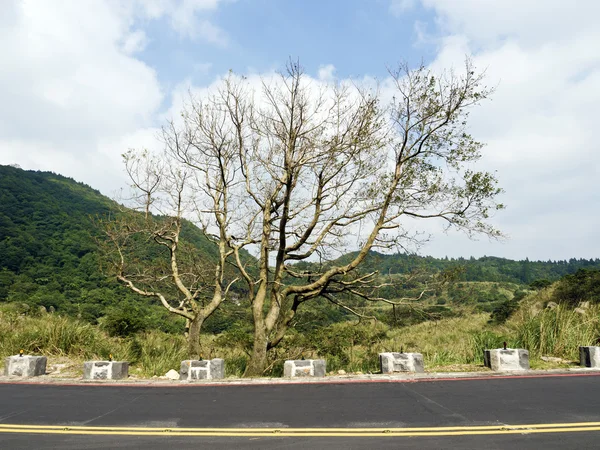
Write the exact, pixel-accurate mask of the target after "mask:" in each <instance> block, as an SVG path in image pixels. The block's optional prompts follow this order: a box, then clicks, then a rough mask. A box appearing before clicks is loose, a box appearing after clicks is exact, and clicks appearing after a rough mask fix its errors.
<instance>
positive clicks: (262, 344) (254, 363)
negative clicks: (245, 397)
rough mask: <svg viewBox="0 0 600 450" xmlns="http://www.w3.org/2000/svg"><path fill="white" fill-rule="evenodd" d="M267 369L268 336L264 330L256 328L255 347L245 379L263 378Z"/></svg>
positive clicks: (245, 372)
mask: <svg viewBox="0 0 600 450" xmlns="http://www.w3.org/2000/svg"><path fill="white" fill-rule="evenodd" d="M266 368H267V335H266V332H265V330H264V328H258V327H257V328H255V331H254V347H253V349H252V356H251V357H250V361H248V365H247V366H246V370H245V371H244V376H245V377H261V376H262V375H263V373H264V371H265V369H266Z"/></svg>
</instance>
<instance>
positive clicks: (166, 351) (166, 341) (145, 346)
mask: <svg viewBox="0 0 600 450" xmlns="http://www.w3.org/2000/svg"><path fill="white" fill-rule="evenodd" d="M131 353H132V355H131V356H132V362H133V363H134V364H135V365H136V366H137V367H139V368H140V369H141V372H142V375H146V376H155V375H156V376H162V375H164V374H165V373H167V372H168V371H169V370H171V369H175V370H177V371H179V367H180V365H181V361H183V360H185V359H188V354H187V345H186V340H185V337H183V336H180V335H172V334H166V333H163V332H161V331H155V330H154V331H148V332H145V333H139V334H137V335H135V336H134V337H133V338H132V341H131Z"/></svg>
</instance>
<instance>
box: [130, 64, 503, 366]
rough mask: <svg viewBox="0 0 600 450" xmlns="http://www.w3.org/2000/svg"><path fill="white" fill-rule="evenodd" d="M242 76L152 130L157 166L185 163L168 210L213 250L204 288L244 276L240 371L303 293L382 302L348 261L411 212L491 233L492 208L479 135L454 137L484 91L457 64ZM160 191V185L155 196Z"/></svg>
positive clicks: (379, 246) (258, 360)
mask: <svg viewBox="0 0 600 450" xmlns="http://www.w3.org/2000/svg"><path fill="white" fill-rule="evenodd" d="M255 81H256V80H255V79H252V80H250V79H247V78H244V77H237V76H235V75H234V74H230V75H229V76H227V77H226V78H224V79H223V80H222V82H221V83H220V85H219V86H218V87H217V88H216V89H215V90H213V91H211V92H210V93H209V94H207V95H204V96H203V97H202V98H194V97H191V98H190V101H189V102H188V104H187V105H186V107H185V109H184V111H183V113H182V115H181V119H179V120H178V122H177V123H175V122H173V123H170V124H169V126H168V127H166V128H165V130H164V133H163V140H164V142H165V144H166V155H167V158H166V160H165V162H164V163H163V164H164V166H165V167H169V168H171V171H173V170H174V169H173V168H178V169H177V170H180V171H182V172H181V173H185V180H186V186H187V187H188V188H189V189H188V191H187V195H186V196H183V197H182V198H184V201H182V202H181V208H180V209H181V211H180V212H179V213H178V214H176V215H175V216H176V217H186V218H190V220H194V222H195V223H196V224H198V225H200V226H201V228H202V229H203V230H204V232H205V233H206V235H207V236H209V237H210V238H211V241H212V242H213V243H214V244H215V245H216V246H217V247H218V249H219V252H218V254H219V255H220V256H219V258H220V259H219V263H218V264H217V267H218V268H219V269H218V270H217V271H216V272H215V273H216V277H215V278H214V280H213V281H214V282H213V285H214V286H215V290H214V295H215V296H216V295H217V293H220V296H221V297H220V299H222V298H224V291H225V290H226V287H225V286H224V285H223V283H222V281H219V280H223V279H224V276H223V270H224V269H223V267H224V266H225V264H226V263H227V262H231V263H232V264H234V265H235V266H236V270H237V272H238V276H239V277H240V278H241V280H243V282H244V283H245V285H246V286H245V290H246V292H247V302H248V307H249V308H250V309H251V311H252V316H253V321H254V345H253V350H252V355H251V359H250V361H249V364H248V366H247V368H246V375H249V376H250V375H252V376H254V375H262V374H263V372H264V371H265V369H266V368H267V367H268V366H269V357H268V352H269V350H270V349H272V348H274V347H275V346H277V345H279V343H280V342H281V341H282V339H284V337H285V336H286V333H287V331H288V329H289V327H290V326H292V324H293V321H294V318H295V316H296V314H297V312H298V310H299V309H300V308H301V305H302V304H303V303H304V302H307V301H316V300H318V299H321V300H322V301H331V302H333V303H335V304H337V305H339V306H340V307H343V308H349V310H350V311H352V310H353V309H352V308H350V307H349V306H348V305H345V304H344V300H343V298H344V296H345V295H350V296H357V297H359V298H366V299H369V300H373V301H388V302H391V303H393V301H392V300H391V299H385V298H379V297H378V295H377V294H376V289H375V288H376V286H377V285H378V284H379V283H380V282H381V280H380V279H379V277H378V276H377V274H375V273H371V274H369V273H366V274H365V273H362V272H361V271H360V267H361V265H362V264H363V262H364V260H365V258H366V257H367V255H368V254H369V252H371V250H375V249H376V250H379V251H389V250H398V249H405V248H407V247H409V246H412V245H418V244H419V243H421V242H422V241H423V240H426V239H427V236H426V235H422V234H420V233H419V232H418V229H417V232H413V231H411V227H413V228H414V224H415V223H416V221H418V220H440V221H442V222H444V223H445V224H446V225H447V226H448V227H453V228H457V229H460V230H463V231H465V232H466V233H467V234H469V235H474V234H484V235H488V236H491V237H498V236H500V234H499V232H498V231H497V230H496V229H494V228H493V227H492V226H491V225H490V224H489V221H488V220H487V219H488V218H489V217H490V215H491V214H492V212H493V211H495V210H497V209H500V208H502V205H500V204H498V203H497V202H496V200H495V198H496V197H497V195H498V194H499V193H500V192H501V191H500V189H499V188H498V187H497V182H496V179H495V178H494V176H493V175H492V174H490V173H486V172H478V171H476V170H474V169H473V168H472V167H474V166H473V164H474V163H476V162H477V160H478V159H479V158H480V151H481V148H482V145H481V144H480V143H478V142H477V141H475V140H474V139H473V138H472V137H471V136H470V135H469V134H468V132H467V116H468V112H469V110H470V108H471V107H472V106H474V105H476V104H477V103H479V102H480V101H481V100H483V99H485V98H487V97H488V95H489V93H490V91H489V90H488V89H486V88H485V87H484V86H482V77H481V76H479V75H476V74H475V71H474V69H473V68H472V67H471V64H470V62H468V61H467V63H466V66H465V70H464V71H463V72H462V73H461V75H456V74H454V73H452V72H450V73H445V74H441V75H439V76H434V75H433V74H432V73H430V72H429V71H428V70H427V69H426V68H425V67H418V68H417V69H409V68H408V67H407V66H400V68H399V69H398V70H397V71H392V72H390V77H389V79H388V80H387V81H386V82H385V83H384V84H383V86H382V87H381V89H378V88H372V89H369V87H368V86H367V87H361V86H360V83H359V82H354V83H349V82H343V83H337V84H336V83H334V84H326V83H324V82H321V81H318V80H315V79H311V78H310V77H307V76H306V75H305V74H304V73H303V71H302V69H301V68H300V66H299V65H298V64H296V63H293V62H292V63H290V64H289V65H288V66H287V70H286V71H285V72H284V73H282V74H281V75H280V76H277V77H271V78H266V79H262V81H261V83H260V85H256V82H255ZM389 89H392V90H393V97H392V99H391V100H390V101H389V102H387V101H384V100H383V98H384V93H385V92H387V91H389ZM386 90H387V91H386ZM177 173H179V172H177ZM138 184H139V185H140V186H142V189H140V192H141V196H142V197H143V196H144V195H145V196H146V197H147V198H152V197H153V196H152V195H147V191H148V190H151V189H152V186H153V184H152V179H151V178H150V181H148V182H147V183H145V184H144V183H138ZM174 192H176V189H173V188H171V189H164V190H163V194H164V195H163V197H164V198H166V197H168V195H167V194H169V195H171V197H170V198H173V193H174ZM152 206H153V208H155V209H159V205H157V203H156V202H155V203H154V204H153V205H152ZM192 218H193V219H192ZM157 239H158V242H159V243H161V244H164V245H166V246H167V247H168V245H170V243H172V241H170V240H169V239H167V238H166V237H165V236H159V237H158V238H157ZM246 250H248V251H249V252H250V253H252V254H254V255H255V258H250V257H248V256H247V253H246ZM350 250H353V251H354V253H352V254H351V256H350V257H348V258H345V259H343V260H340V261H343V262H336V261H337V260H336V256H340V255H341V254H343V253H346V252H348V251H350ZM317 262H321V263H322V264H315V263H317ZM171 276H172V278H173V280H175V278H174V277H173V273H171ZM175 285H176V286H177V288H178V289H179V293H180V295H182V296H183V298H185V299H188V298H191V299H192V300H193V296H194V295H196V293H197V292H198V291H197V290H196V291H193V290H191V289H188V291H189V292H190V296H191V297H189V296H187V294H186V292H185V290H182V289H181V288H180V287H179V285H178V284H177V283H176V282H175ZM147 293H148V294H150V292H149V291H148V292H147ZM215 298H217V297H213V301H214V299H215ZM219 301H220V300H219ZM193 304H194V303H193V302H192V301H191V300H186V302H185V306H182V307H184V308H187V309H186V310H185V311H183V310H182V311H180V312H178V314H181V315H183V316H184V317H187V318H188V319H189V320H192V319H191V318H190V317H191V316H190V312H189V309H191V310H194V309H193ZM194 311H195V310H194ZM184 312H185V314H188V315H187V316H186V315H184ZM194 317H195V316H194ZM190 334H191V332H190Z"/></svg>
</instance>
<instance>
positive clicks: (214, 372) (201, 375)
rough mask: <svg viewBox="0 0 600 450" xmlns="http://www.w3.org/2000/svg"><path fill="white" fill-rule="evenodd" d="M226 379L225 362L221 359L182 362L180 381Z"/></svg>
mask: <svg viewBox="0 0 600 450" xmlns="http://www.w3.org/2000/svg"><path fill="white" fill-rule="evenodd" d="M220 378H225V361H224V360H222V359H220V358H214V359H203V360H201V361H199V360H193V359H187V360H185V361H181V368H180V370H179V379H180V380H187V381H191V380H218V379H220Z"/></svg>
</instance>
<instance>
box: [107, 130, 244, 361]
mask: <svg viewBox="0 0 600 450" xmlns="http://www.w3.org/2000/svg"><path fill="white" fill-rule="evenodd" d="M178 134H179V133H178V132H176V131H175V130H174V129H173V128H172V129H171V130H169V131H167V130H165V144H166V148H167V150H175V147H173V145H175V146H178V145H180V143H181V142H182V141H181V140H180V139H179V136H178ZM172 138H174V141H176V143H174V142H173V140H172ZM124 159H125V165H126V169H127V173H128V174H129V176H130V178H131V180H132V186H133V187H134V189H135V191H134V196H133V197H132V199H133V200H134V203H137V206H138V208H137V209H139V210H140V212H141V213H142V214H140V213H138V212H136V211H132V210H127V209H125V208H124V209H123V211H122V213H121V214H120V215H119V216H118V217H116V218H112V219H106V220H103V225H104V229H105V232H106V236H107V242H106V244H107V245H105V246H104V249H105V255H106V257H107V260H108V261H110V263H111V272H112V273H113V274H114V275H115V276H116V278H117V279H118V280H119V281H120V282H122V283H123V284H124V285H125V286H127V287H128V288H129V289H131V290H132V291H133V292H135V293H137V294H139V295H141V296H144V297H152V298H156V299H158V300H159V301H160V303H161V304H162V305H163V306H164V307H165V308H166V309H167V310H168V311H169V312H171V313H173V314H175V315H178V316H180V317H183V318H184V319H185V321H186V331H185V335H186V338H187V341H188V356H189V357H190V358H193V359H197V358H199V357H201V355H202V349H201V346H200V331H201V328H202V325H203V323H204V321H205V320H206V319H207V318H208V317H209V316H210V315H211V314H212V313H213V312H214V311H215V310H216V309H217V308H218V307H219V305H220V304H221V302H222V301H223V300H224V299H225V298H226V297H227V294H228V292H229V290H230V288H231V286H232V284H233V283H234V282H235V281H236V280H235V278H234V279H229V280H227V279H226V262H227V258H228V257H229V256H230V255H231V254H232V250H231V249H229V248H227V246H226V245H225V241H224V240H215V239H214V238H213V237H212V236H208V239H207V241H206V242H207V243H208V245H213V246H215V247H216V249H217V251H216V252H213V253H214V255H213V257H212V258H208V257H207V256H206V255H200V257H198V249H197V248H195V247H194V246H193V245H191V244H189V243H182V241H181V239H182V230H183V227H184V224H185V220H186V219H185V218H184V214H185V213H186V211H187V210H188V209H189V205H188V204H189V199H188V197H189V196H188V194H187V192H186V191H191V190H193V186H191V185H192V183H193V180H192V177H191V176H190V175H189V171H188V172H186V171H185V170H183V169H182V168H178V167H177V166H174V165H173V164H164V163H163V162H164V161H161V160H160V159H158V158H155V157H152V156H151V155H149V154H148V152H147V151H141V152H135V151H130V152H128V153H126V154H125V155H124ZM131 206H134V205H131Z"/></svg>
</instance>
